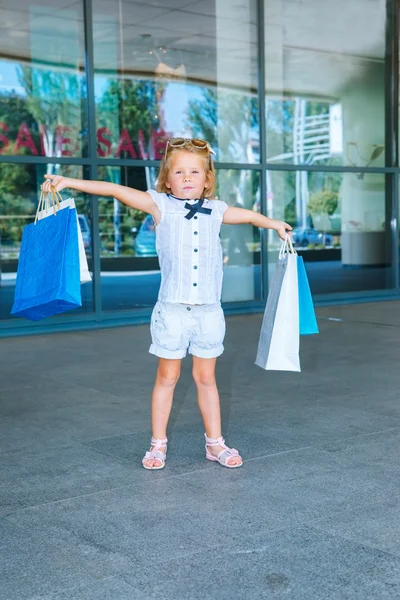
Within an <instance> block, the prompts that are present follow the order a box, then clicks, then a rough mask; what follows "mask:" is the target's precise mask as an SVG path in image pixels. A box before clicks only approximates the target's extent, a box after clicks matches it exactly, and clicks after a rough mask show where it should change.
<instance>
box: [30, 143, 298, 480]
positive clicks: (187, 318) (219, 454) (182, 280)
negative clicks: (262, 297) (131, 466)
mask: <svg viewBox="0 0 400 600" xmlns="http://www.w3.org/2000/svg"><path fill="white" fill-rule="evenodd" d="M212 153H214V152H213V150H212V149H211V147H210V145H209V144H208V142H206V141H204V140H199V139H183V138H172V139H170V140H168V142H167V146H166V149H165V154H164V157H163V159H162V161H161V165H160V171H159V176H158V183H157V191H156V190H148V191H147V192H141V191H139V190H134V189H131V188H129V187H125V186H122V185H117V184H114V183H106V182H100V181H84V180H80V179H70V178H67V177H62V176H58V175H46V176H45V177H46V180H47V181H46V182H45V183H43V185H42V190H43V191H44V192H49V191H50V190H51V186H53V187H54V188H55V189H56V191H58V192H60V191H61V190H63V189H64V188H72V189H75V190H79V191H81V192H85V193H88V194H95V195H97V196H111V197H113V198H116V199H117V200H119V201H120V202H123V203H124V204H126V205H127V206H130V207H132V208H136V209H138V210H142V211H144V212H146V213H149V214H150V215H152V216H153V219H154V222H155V225H156V247H157V253H158V258H159V263H160V269H161V286H160V291H159V295H158V301H157V303H156V305H155V307H154V310H153V313H152V317H151V326H150V329H151V338H152V344H151V346H150V350H149V351H150V352H151V353H152V354H155V355H156V356H157V357H158V369H157V375H156V381H155V384H154V389H153V394H152V433H153V437H152V439H151V447H150V451H149V452H146V455H145V456H144V458H143V461H142V462H143V466H144V468H145V469H162V468H163V467H164V466H165V460H166V453H167V441H168V440H167V425H168V419H169V416H170V412H171V408H172V399H173V394H174V390H175V386H176V383H177V381H178V379H179V375H180V369H181V360H182V358H184V357H185V356H186V353H187V351H189V352H190V353H191V354H192V355H193V378H194V381H195V383H196V387H197V394H198V404H199V408H200V412H201V415H202V418H203V421H204V428H205V438H206V458H207V459H208V460H211V461H215V462H218V463H219V464H220V465H222V466H224V467H229V468H236V467H240V466H241V465H242V462H243V461H242V458H241V456H240V455H239V453H238V451H237V450H235V449H234V448H229V447H228V446H227V445H226V444H225V440H224V438H223V437H222V431H221V413H220V402H219V395H218V389H217V385H216V381H215V365H216V359H217V357H218V356H220V354H222V352H223V350H224V347H223V340H224V336H225V319H224V314H223V311H222V308H221V303H220V302H221V288H222V275H223V264H222V263H223V261H222V249H221V243H220V238H219V233H220V228H221V223H229V224H231V225H236V224H240V223H251V224H252V225H254V226H255V227H263V228H266V229H275V230H276V231H277V233H278V235H279V237H280V238H281V239H285V236H286V230H290V229H291V227H290V225H288V224H287V223H284V222H282V221H275V220H272V219H269V218H267V217H264V216H263V215H261V214H259V213H256V212H253V211H251V210H246V209H243V208H237V207H228V205H227V204H226V203H225V202H222V201H220V200H212V198H213V197H214V191H215V172H214V166H213V161H212V157H211V154H212Z"/></svg>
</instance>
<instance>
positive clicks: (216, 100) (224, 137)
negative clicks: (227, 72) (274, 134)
mask: <svg viewBox="0 0 400 600" xmlns="http://www.w3.org/2000/svg"><path fill="white" fill-rule="evenodd" d="M188 125H189V127H190V128H191V130H192V134H193V136H194V137H201V138H204V139H206V140H208V141H209V142H210V144H211V146H212V147H214V148H215V149H217V148H218V150H219V154H218V158H219V160H232V159H233V160H237V159H238V158H239V159H243V160H244V161H245V162H247V159H248V157H247V148H248V145H249V142H251V139H252V138H251V130H253V131H257V129H256V128H257V125H258V102H257V98H255V97H254V96H250V95H246V94H238V93H236V92H232V91H230V90H217V89H215V88H205V89H204V90H203V92H202V98H201V99H199V100H193V101H191V102H190V103H189V110H188Z"/></svg>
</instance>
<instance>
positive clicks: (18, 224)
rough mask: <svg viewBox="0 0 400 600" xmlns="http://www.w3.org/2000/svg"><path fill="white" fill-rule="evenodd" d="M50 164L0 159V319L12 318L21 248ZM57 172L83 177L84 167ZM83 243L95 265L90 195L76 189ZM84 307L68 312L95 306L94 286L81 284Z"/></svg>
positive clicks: (80, 310)
mask: <svg viewBox="0 0 400 600" xmlns="http://www.w3.org/2000/svg"><path fill="white" fill-rule="evenodd" d="M47 170H48V168H47V167H46V165H31V164H29V165H28V164H9V163H0V319H3V320H4V319H11V318H14V317H11V316H10V311H11V307H12V304H13V301H14V291H15V281H16V273H17V268H18V257H19V250H20V246H21V240H22V232H23V229H24V227H25V225H28V224H29V223H32V222H33V220H34V218H35V213H36V209H37V206H38V200H39V196H40V185H41V183H42V182H43V176H44V175H45V173H46V171H47ZM54 172H55V173H57V174H63V175H65V176H66V177H77V178H82V168H81V167H78V166H74V165H68V166H67V165H63V167H62V169H55V170H54ZM62 195H63V197H64V199H67V198H69V197H70V194H69V190H65V191H63V192H62ZM73 197H74V198H75V203H76V208H77V212H78V219H79V224H80V225H81V229H82V237H83V243H84V246H85V250H86V254H87V257H88V264H89V269H90V270H91V268H92V267H91V265H92V224H91V211H90V204H89V199H88V197H86V196H85V195H84V194H82V193H81V192H74V194H73ZM81 290H82V307H81V308H79V309H76V310H73V311H70V312H67V313H65V316H66V317H73V315H74V314H76V313H77V312H80V313H82V312H91V311H92V310H93V286H92V284H90V283H85V284H84V285H82V288H81Z"/></svg>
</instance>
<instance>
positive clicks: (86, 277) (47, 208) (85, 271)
mask: <svg viewBox="0 0 400 600" xmlns="http://www.w3.org/2000/svg"><path fill="white" fill-rule="evenodd" d="M42 207H44V208H43V210H41V211H39V212H38V213H37V218H38V220H40V219H45V218H46V217H49V216H50V215H53V214H55V213H56V212H57V211H58V210H64V209H66V208H69V209H73V208H75V209H76V206H75V200H74V199H73V198H68V199H67V200H62V201H61V200H60V201H57V202H55V201H54V199H50V200H49V201H48V202H46V201H43V203H42ZM75 212H76V211H75ZM76 220H77V224H78V246H79V267H80V281H81V283H88V282H89V281H92V276H91V274H90V272H89V267H88V262H87V258H86V252H85V247H84V245H83V238H82V231H81V228H80V225H79V219H78V213H76Z"/></svg>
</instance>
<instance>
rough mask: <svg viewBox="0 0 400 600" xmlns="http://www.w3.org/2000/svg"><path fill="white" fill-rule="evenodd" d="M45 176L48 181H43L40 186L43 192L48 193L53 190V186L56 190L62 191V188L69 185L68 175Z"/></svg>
mask: <svg viewBox="0 0 400 600" xmlns="http://www.w3.org/2000/svg"><path fill="white" fill-rule="evenodd" d="M44 177H45V179H46V180H47V181H45V182H44V183H42V185H41V186H40V189H41V190H42V192H46V193H47V194H48V193H49V192H51V189H50V188H51V186H52V187H53V188H54V189H55V190H56V192H61V190H63V189H65V188H66V187H68V177H63V176H62V175H45V176H44Z"/></svg>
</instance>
